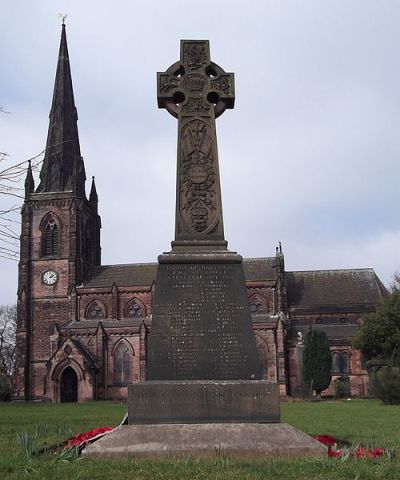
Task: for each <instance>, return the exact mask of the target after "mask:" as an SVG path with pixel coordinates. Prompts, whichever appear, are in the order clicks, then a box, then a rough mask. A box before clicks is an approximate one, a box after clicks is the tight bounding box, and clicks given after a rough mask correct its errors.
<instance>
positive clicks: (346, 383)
mask: <svg viewBox="0 0 400 480" xmlns="http://www.w3.org/2000/svg"><path fill="white" fill-rule="evenodd" d="M334 384H335V398H349V397H350V394H351V392H350V377H349V376H348V375H342V376H341V377H338V378H337V379H336V380H335V382H334Z"/></svg>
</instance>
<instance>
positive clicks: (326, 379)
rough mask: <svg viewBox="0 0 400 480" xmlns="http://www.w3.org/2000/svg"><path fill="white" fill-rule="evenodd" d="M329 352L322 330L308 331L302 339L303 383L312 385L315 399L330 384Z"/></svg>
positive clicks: (326, 339) (330, 360)
mask: <svg viewBox="0 0 400 480" xmlns="http://www.w3.org/2000/svg"><path fill="white" fill-rule="evenodd" d="M331 365H332V359H331V351H330V348H329V340H328V337H327V335H326V333H325V332H324V331H323V330H319V329H313V330H310V331H309V332H308V333H307V335H306V336H305V339H304V352H303V381H304V382H305V383H306V384H308V385H312V388H313V390H315V392H316V394H317V397H320V395H321V392H322V390H325V389H326V388H328V387H329V384H330V383H331V378H332V376H331Z"/></svg>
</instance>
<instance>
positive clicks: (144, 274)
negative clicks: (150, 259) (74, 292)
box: [83, 263, 157, 288]
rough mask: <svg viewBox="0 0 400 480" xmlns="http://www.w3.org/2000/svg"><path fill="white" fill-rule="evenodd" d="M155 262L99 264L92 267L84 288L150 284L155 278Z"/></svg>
mask: <svg viewBox="0 0 400 480" xmlns="http://www.w3.org/2000/svg"><path fill="white" fill-rule="evenodd" d="M156 272H157V263H132V264H128V265H101V266H97V267H92V268H91V270H90V272H89V281H87V282H86V283H85V284H84V285H83V286H84V287H85V288H86V287H88V288H92V287H96V288H106V287H110V288H111V287H112V285H113V283H114V282H115V283H116V285H117V286H118V287H129V286H141V287H143V286H150V285H151V284H152V283H153V281H154V280H155V278H156Z"/></svg>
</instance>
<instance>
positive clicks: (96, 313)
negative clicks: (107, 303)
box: [85, 300, 107, 318]
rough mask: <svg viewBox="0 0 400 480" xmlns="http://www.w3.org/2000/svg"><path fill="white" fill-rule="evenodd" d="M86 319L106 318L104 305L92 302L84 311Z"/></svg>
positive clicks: (95, 301)
mask: <svg viewBox="0 0 400 480" xmlns="http://www.w3.org/2000/svg"><path fill="white" fill-rule="evenodd" d="M85 317H86V318H106V317H107V312H106V309H105V307H104V305H103V304H102V303H101V302H99V301H98V300H94V301H93V302H92V303H90V304H89V306H88V307H87V309H86V315H85Z"/></svg>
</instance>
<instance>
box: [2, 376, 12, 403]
mask: <svg viewBox="0 0 400 480" xmlns="http://www.w3.org/2000/svg"><path fill="white" fill-rule="evenodd" d="M10 400H11V384H10V380H9V378H8V377H7V375H4V374H0V401H1V402H9V401H10Z"/></svg>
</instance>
